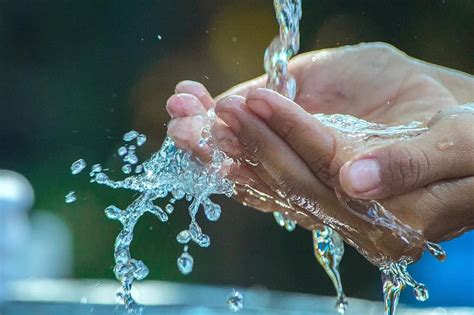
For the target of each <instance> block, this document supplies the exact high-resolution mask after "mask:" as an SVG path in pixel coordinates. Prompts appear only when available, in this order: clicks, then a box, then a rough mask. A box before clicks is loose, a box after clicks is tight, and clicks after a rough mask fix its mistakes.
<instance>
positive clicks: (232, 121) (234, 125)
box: [216, 111, 240, 133]
mask: <svg viewBox="0 0 474 315" xmlns="http://www.w3.org/2000/svg"><path fill="white" fill-rule="evenodd" d="M216 114H217V116H219V118H220V119H222V120H223V121H224V122H225V123H226V124H227V125H228V126H229V127H230V129H232V131H233V132H236V133H237V132H239V129H240V124H239V121H238V120H237V118H235V116H234V114H232V113H229V112H224V111H221V112H217V113H216Z"/></svg>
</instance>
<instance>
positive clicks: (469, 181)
mask: <svg viewBox="0 0 474 315" xmlns="http://www.w3.org/2000/svg"><path fill="white" fill-rule="evenodd" d="M473 191H474V176H469V177H464V178H459V179H453V180H443V181H439V182H436V183H433V184H430V185H428V186H426V187H423V188H420V189H417V190H415V191H412V192H409V193H406V194H402V195H398V196H394V197H391V198H388V199H385V200H384V201H383V204H384V206H386V207H387V209H390V211H391V212H393V213H394V214H396V216H397V217H398V218H399V219H400V220H401V221H402V222H409V223H410V225H411V226H412V227H413V228H415V229H417V230H420V231H423V234H424V235H425V237H426V238H427V239H428V240H429V241H431V242H441V241H445V240H448V239H451V238H454V237H457V236H459V235H460V234H462V233H464V232H466V231H469V230H471V229H472V228H474V205H473V203H472V193H473Z"/></svg>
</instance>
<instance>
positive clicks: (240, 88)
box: [216, 74, 267, 101]
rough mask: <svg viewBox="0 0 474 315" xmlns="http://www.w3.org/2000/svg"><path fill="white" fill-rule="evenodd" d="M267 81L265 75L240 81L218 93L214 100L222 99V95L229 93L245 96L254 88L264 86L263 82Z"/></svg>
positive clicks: (228, 94)
mask: <svg viewBox="0 0 474 315" xmlns="http://www.w3.org/2000/svg"><path fill="white" fill-rule="evenodd" d="M266 83H267V75H266V74H265V75H262V76H259V77H257V78H255V79H252V80H249V81H247V82H243V83H240V84H238V85H236V86H234V87H232V88H231V89H229V90H227V91H225V92H224V93H222V94H220V95H218V96H217V97H216V101H219V100H221V99H223V98H224V97H226V96H230V95H240V96H243V97H247V95H248V94H249V93H250V92H251V91H253V90H255V89H258V88H263V87H265V84H266Z"/></svg>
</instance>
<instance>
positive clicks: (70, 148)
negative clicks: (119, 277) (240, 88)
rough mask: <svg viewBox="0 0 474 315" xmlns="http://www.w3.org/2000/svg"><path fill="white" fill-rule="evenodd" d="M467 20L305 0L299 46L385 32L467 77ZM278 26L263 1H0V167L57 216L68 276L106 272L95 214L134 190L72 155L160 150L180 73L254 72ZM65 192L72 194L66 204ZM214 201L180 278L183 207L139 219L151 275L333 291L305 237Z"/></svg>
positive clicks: (361, 279)
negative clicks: (68, 236)
mask: <svg viewBox="0 0 474 315" xmlns="http://www.w3.org/2000/svg"><path fill="white" fill-rule="evenodd" d="M473 21H474V1H472V0H464V1H463V0H457V1H456V0H446V1H441V0H426V1H422V0H416V1H415V0H410V1H380V0H372V1H370V0H367V1H356V0H352V1H347V0H325V1H316V0H303V19H302V22H301V33H302V35H301V39H302V49H301V51H309V50H313V49H321V48H326V47H335V46H341V45H347V44H356V43H359V42H361V41H366V42H367V41H384V42H388V43H390V44H392V45H394V46H396V47H398V48H399V49H401V50H403V51H405V52H406V53H408V54H409V55H412V56H414V57H417V58H420V59H423V60H426V61H429V62H433V63H436V64H441V65H444V66H447V67H451V68H455V69H458V70H461V71H465V72H468V73H474V26H473V25H474V24H473ZM276 33H277V25H276V22H275V18H274V12H273V5H272V1H270V0H267V1H263V0H240V1H230V0H225V1H224V0H212V1H211V0H194V1H191V0H180V1H176V0H173V1H171V0H170V1H167V0H162V1H157V0H154V1H151V0H148V1H146V0H134V1H131V0H128V1H125V0H88V1H86V0H83V1H66V0H30V1H27V0H10V1H8V0H3V1H1V2H0V43H1V45H0V73H1V74H2V79H1V81H0V106H1V108H0V109H1V112H0V152H1V154H0V168H4V169H11V170H15V171H17V172H20V173H22V174H23V175H25V176H26V177H27V178H28V179H29V180H30V181H31V183H32V185H33V187H34V189H35V192H36V202H35V206H34V209H35V211H37V209H42V210H46V211H51V212H53V213H55V214H56V215H57V216H59V217H61V218H62V219H63V220H64V221H65V222H66V223H67V225H68V226H69V228H70V230H71V233H72V235H73V239H74V253H73V254H74V266H73V274H72V276H73V277H75V278H112V277H113V274H112V269H111V268H112V264H113V257H112V247H113V242H114V238H115V236H116V234H117V232H118V231H119V228H120V225H119V224H118V223H117V222H113V221H110V220H107V219H106V217H105V215H104V214H103V209H104V208H105V207H106V206H107V205H109V204H116V205H117V206H126V205H127V204H128V203H129V202H130V201H131V200H132V198H133V195H132V194H131V193H129V192H126V191H125V192H124V191H112V190H110V189H106V188H104V187H99V186H97V185H90V184H89V183H88V178H87V175H85V174H81V175H82V176H74V177H73V176H71V175H70V171H69V166H70V164H71V162H73V161H75V160H76V159H78V158H84V159H85V160H86V161H87V162H88V164H89V165H91V164H93V163H103V165H105V166H108V167H110V168H111V169H112V171H111V176H116V177H120V171H119V169H120V168H119V165H120V164H119V160H118V159H116V158H115V152H116V149H117V148H118V146H119V145H120V143H121V136H122V134H123V133H124V132H126V131H128V130H130V129H132V128H134V129H136V130H138V131H140V132H144V133H145V134H146V135H147V136H148V139H149V141H148V142H147V145H146V146H145V147H144V149H142V151H141V157H142V158H146V157H148V156H149V155H150V154H151V153H152V152H154V151H156V150H157V149H158V148H159V147H160V144H161V141H162V140H163V138H164V135H165V131H166V123H167V121H168V116H167V114H166V111H165V110H164V105H165V102H166V99H167V98H168V97H169V96H170V95H171V94H172V93H173V90H174V86H175V84H176V83H177V82H178V81H180V80H183V79H193V80H198V81H201V82H203V83H204V84H205V85H206V86H207V87H208V88H209V90H210V91H211V92H212V93H214V94H218V93H220V92H222V91H224V90H225V89H227V88H229V87H230V86H232V85H234V84H236V83H238V82H241V81H243V80H247V79H250V78H252V77H255V76H257V75H259V74H261V73H262V72H263V67H262V59H263V52H264V49H265V47H266V46H267V44H268V43H269V42H270V40H271V39H272V37H273V36H275V35H276ZM69 190H76V192H77V194H78V201H77V202H76V203H73V204H71V205H66V204H65V203H64V195H65V194H66V193H67V192H68V191H69ZM216 199H219V201H220V202H221V204H222V207H223V214H222V217H221V219H220V220H219V221H218V222H216V223H212V222H208V221H206V220H204V218H201V220H200V221H201V222H202V227H203V229H204V230H205V231H206V232H207V233H208V234H210V235H211V237H212V245H211V247H210V248H209V249H201V248H197V247H196V246H194V247H192V248H191V252H192V253H193V256H194V258H195V268H194V272H193V273H192V274H191V275H189V276H182V275H181V274H180V273H179V272H178V270H177V267H176V258H177V257H178V255H179V254H180V253H181V247H178V246H177V244H176V242H175V236H176V234H177V233H178V232H179V231H180V230H182V228H183V227H184V226H187V224H188V217H187V214H186V212H185V211H176V212H175V214H173V216H172V217H171V219H170V221H169V222H167V223H166V224H163V223H160V222H158V221H157V220H156V219H155V218H154V217H152V216H151V215H150V216H146V217H145V218H143V219H142V220H141V221H140V223H139V224H138V226H137V229H136V237H135V241H134V245H133V248H132V251H133V255H134V256H135V257H137V258H140V259H143V260H144V261H145V263H146V264H147V265H148V266H149V267H150V271H151V272H150V276H149V279H159V280H170V281H178V282H192V283H209V284H232V285H242V286H256V285H258V286H264V287H268V288H271V289H278V290H289V291H298V292H307V293H313V294H333V289H332V286H331V284H330V281H329V279H328V277H327V276H326V275H325V274H324V272H323V270H322V269H321V268H320V267H319V265H318V264H317V262H316V260H315V259H314V257H313V254H312V249H311V247H312V242H311V238H310V233H309V232H307V231H305V230H303V229H299V228H297V229H296V230H295V231H294V232H293V233H288V232H286V231H285V230H283V229H282V228H280V227H279V226H277V225H276V224H275V222H274V220H273V217H272V216H270V215H265V214H262V213H259V212H257V211H254V210H252V209H249V208H245V207H243V206H240V205H238V204H237V203H235V202H233V201H232V200H226V199H225V198H216ZM177 208H178V209H179V210H183V209H184V205H183V204H179V206H178V207H177ZM51 246H54V244H51ZM471 250H472V249H471ZM341 269H342V276H343V281H344V285H345V287H346V290H347V294H348V295H349V296H355V297H361V298H369V299H379V298H380V297H381V291H380V281H379V273H378V271H377V269H376V268H375V267H373V266H371V265H370V264H369V263H368V262H366V261H365V260H364V259H363V258H362V257H361V256H360V255H358V254H357V253H356V252H355V251H354V250H353V249H351V248H347V249H346V255H345V258H344V260H343V262H342V265H341Z"/></svg>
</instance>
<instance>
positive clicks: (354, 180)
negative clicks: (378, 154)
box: [347, 159, 381, 193]
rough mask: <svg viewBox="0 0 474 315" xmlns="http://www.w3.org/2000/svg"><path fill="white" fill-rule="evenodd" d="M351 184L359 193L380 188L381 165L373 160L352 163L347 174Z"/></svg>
mask: <svg viewBox="0 0 474 315" xmlns="http://www.w3.org/2000/svg"><path fill="white" fill-rule="evenodd" d="M347 175H348V179H349V184H350V186H351V187H352V189H353V190H354V191H355V192H357V193H366V192H369V191H371V190H374V189H376V188H378V187H379V186H380V183H381V179H380V167H379V163H378V162H377V161H376V160H373V159H363V160H359V161H356V162H354V163H352V164H351V165H350V166H349V170H348V172H347Z"/></svg>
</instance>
